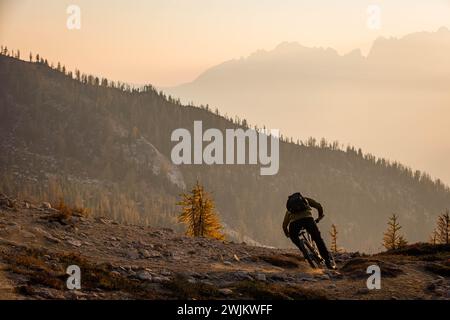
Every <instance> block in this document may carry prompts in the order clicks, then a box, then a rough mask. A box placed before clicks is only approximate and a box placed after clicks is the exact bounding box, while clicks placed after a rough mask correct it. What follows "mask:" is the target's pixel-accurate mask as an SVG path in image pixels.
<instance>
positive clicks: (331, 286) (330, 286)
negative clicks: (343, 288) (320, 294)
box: [327, 283, 337, 289]
mask: <svg viewBox="0 0 450 320" xmlns="http://www.w3.org/2000/svg"><path fill="white" fill-rule="evenodd" d="M327 288H328V289H336V288H337V286H336V285H335V284H334V283H332V284H330V285H329V286H328V287H327Z"/></svg>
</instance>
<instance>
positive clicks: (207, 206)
mask: <svg viewBox="0 0 450 320" xmlns="http://www.w3.org/2000/svg"><path fill="white" fill-rule="evenodd" d="M181 197H182V200H181V201H180V202H178V203H177V205H179V206H181V207H182V211H181V214H180V216H179V217H178V219H179V221H180V222H183V223H185V224H186V225H187V230H186V235H188V236H193V237H207V238H214V239H218V240H223V239H225V237H224V235H223V233H222V226H221V224H220V220H219V217H218V216H217V213H216V211H215V206H214V201H213V200H212V199H211V197H210V195H209V194H208V193H207V192H206V191H204V189H203V186H202V185H200V183H199V182H198V181H197V183H196V185H195V186H194V187H193V189H192V190H191V192H190V193H188V194H186V193H185V194H182V195H181Z"/></svg>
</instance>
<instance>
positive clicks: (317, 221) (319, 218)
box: [315, 216, 324, 223]
mask: <svg viewBox="0 0 450 320" xmlns="http://www.w3.org/2000/svg"><path fill="white" fill-rule="evenodd" d="M323 217H324V216H321V217H318V218H317V219H316V220H315V221H316V223H319V222H320V220H322V219H323Z"/></svg>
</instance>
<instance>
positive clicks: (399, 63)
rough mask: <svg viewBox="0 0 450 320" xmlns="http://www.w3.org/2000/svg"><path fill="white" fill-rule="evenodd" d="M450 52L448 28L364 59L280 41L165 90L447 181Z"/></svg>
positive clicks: (378, 49)
mask: <svg viewBox="0 0 450 320" xmlns="http://www.w3.org/2000/svg"><path fill="white" fill-rule="evenodd" d="M449 55H450V31H449V30H448V29H447V28H440V29H439V30H437V31H435V32H416V33H411V34H408V35H405V36H404V37H400V38H378V39H377V40H375V41H374V43H373V45H372V48H371V50H370V51H369V53H368V54H367V55H366V56H363V55H362V54H361V52H360V51H359V50H354V51H352V52H350V53H348V54H343V55H341V54H339V53H338V52H337V51H335V50H333V49H331V48H310V47H305V46H302V45H301V44H298V43H281V44H280V45H278V46H277V47H276V48H274V49H273V50H267V51H265V50H260V51H257V52H255V53H253V54H251V55H249V56H248V57H245V58H241V59H233V60H230V61H227V62H224V63H222V64H219V65H217V66H214V67H212V68H210V69H208V70H206V71H204V72H203V73H202V74H201V75H200V76H199V77H198V78H197V79H195V80H194V81H192V82H190V83H186V84H183V85H180V86H177V87H173V88H165V89H164V91H165V92H167V93H168V94H171V95H172V96H174V97H179V98H180V99H181V101H183V102H191V101H193V102H194V103H196V104H201V103H202V104H206V103H208V104H209V105H212V106H217V107H218V108H219V109H220V110H221V111H222V112H224V113H225V112H227V113H228V114H232V115H239V116H240V117H244V118H247V119H250V120H251V121H252V122H253V123H259V124H265V125H267V126H268V127H270V128H281V129H282V130H283V131H284V132H285V133H286V134H288V135H292V136H298V137H309V136H313V137H326V138H327V139H336V140H339V141H341V142H344V143H350V144H352V145H358V146H364V148H365V149H368V150H370V151H371V152H373V153H375V154H377V155H379V156H383V157H388V158H390V159H396V160H398V161H400V162H403V163H407V164H408V165H410V166H413V167H415V168H420V169H421V170H426V171H428V172H430V173H431V174H432V175H433V176H435V177H439V178H441V179H442V180H443V181H445V182H446V183H449V182H450V170H449V168H448V166H447V165H445V161H442V159H447V158H449V157H450V152H449V150H448V149H446V148H445V147H444V146H447V145H448V144H449V143H450V129H449V127H448V126H447V123H446V119H447V118H449V117H450V109H449V108H448V106H449V105H450V94H449V92H450V90H449V87H448V86H449V83H450V76H449V75H450V59H448V57H449ZM287 115H288V117H287Z"/></svg>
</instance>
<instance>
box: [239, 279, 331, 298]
mask: <svg viewBox="0 0 450 320" xmlns="http://www.w3.org/2000/svg"><path fill="white" fill-rule="evenodd" d="M235 290H236V291H237V292H238V293H240V294H242V298H244V299H246V298H250V299H256V300H326V299H328V297H327V295H326V293H325V292H324V291H323V290H313V289H308V288H304V287H302V286H301V285H291V286H286V285H283V284H269V283H265V282H259V281H242V282H239V283H237V284H236V287H235Z"/></svg>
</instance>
